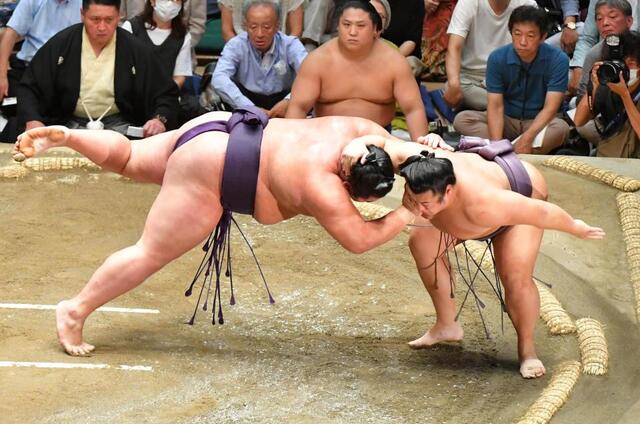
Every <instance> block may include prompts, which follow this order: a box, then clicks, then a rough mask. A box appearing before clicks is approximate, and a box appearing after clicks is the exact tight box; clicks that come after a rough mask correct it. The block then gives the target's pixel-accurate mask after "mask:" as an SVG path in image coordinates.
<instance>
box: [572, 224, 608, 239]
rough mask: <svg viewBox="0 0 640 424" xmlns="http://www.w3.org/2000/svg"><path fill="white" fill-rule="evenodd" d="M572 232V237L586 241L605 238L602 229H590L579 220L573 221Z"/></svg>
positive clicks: (589, 226)
mask: <svg viewBox="0 0 640 424" xmlns="http://www.w3.org/2000/svg"><path fill="white" fill-rule="evenodd" d="M573 225H574V231H573V235H575V236H576V237H580V238H581V239H587V240H601V239H603V238H604V236H605V232H604V230H603V229H602V228H598V227H592V226H591V225H589V224H587V223H585V222H584V221H582V220H580V219H574V220H573Z"/></svg>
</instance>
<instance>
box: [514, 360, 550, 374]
mask: <svg viewBox="0 0 640 424" xmlns="http://www.w3.org/2000/svg"><path fill="white" fill-rule="evenodd" d="M546 372H547V371H546V370H545V369H544V365H542V361H541V360H539V359H538V358H527V359H524V360H522V361H520V375H522V377H523V378H538V377H542V376H543V375H544V374H545V373H546Z"/></svg>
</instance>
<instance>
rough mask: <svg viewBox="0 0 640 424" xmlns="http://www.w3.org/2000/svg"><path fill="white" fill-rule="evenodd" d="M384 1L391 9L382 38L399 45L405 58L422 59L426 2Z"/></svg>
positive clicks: (412, 0) (409, 0)
mask: <svg viewBox="0 0 640 424" xmlns="http://www.w3.org/2000/svg"><path fill="white" fill-rule="evenodd" d="M376 1H381V0H376ZM384 1H385V2H386V1H388V3H389V5H390V6H391V7H390V11H389V16H388V23H387V25H386V26H385V28H384V31H383V32H382V37H383V38H384V39H386V40H389V41H391V42H392V43H394V44H395V45H397V46H398V47H399V48H400V52H401V53H402V55H403V56H415V57H418V58H419V57H422V43H421V40H422V21H423V20H424V0H384ZM392 16H393V19H391V17H392Z"/></svg>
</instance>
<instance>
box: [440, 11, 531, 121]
mask: <svg viewBox="0 0 640 424" xmlns="http://www.w3.org/2000/svg"><path fill="white" fill-rule="evenodd" d="M523 5H530V6H535V5H536V2H535V1H534V0H494V1H485V0H459V1H458V4H456V7H455V9H454V11H453V15H452V16H451V23H450V24H449V29H448V30H447V33H448V34H449V45H448V47H447V58H446V69H447V84H446V86H445V91H444V96H443V97H444V100H445V102H447V104H448V105H449V106H450V107H452V108H458V107H459V106H462V107H464V108H468V109H474V110H486V109H487V89H486V85H485V73H486V69H487V58H488V57H489V54H490V53H491V52H492V51H494V50H495V49H497V48H498V47H501V46H504V45H505V44H508V43H510V42H511V37H510V36H509V29H508V28H507V22H508V21H509V16H511V11H513V10H514V9H515V8H516V7H518V6H523Z"/></svg>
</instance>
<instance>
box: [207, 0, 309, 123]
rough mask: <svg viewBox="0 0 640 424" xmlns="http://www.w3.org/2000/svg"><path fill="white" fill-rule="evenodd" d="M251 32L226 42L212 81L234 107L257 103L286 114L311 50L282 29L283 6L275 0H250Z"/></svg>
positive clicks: (248, 28)
mask: <svg viewBox="0 0 640 424" xmlns="http://www.w3.org/2000/svg"><path fill="white" fill-rule="evenodd" d="M244 9H245V17H244V26H245V28H246V31H247V32H244V33H242V34H240V35H237V36H235V37H234V38H232V39H231V40H229V42H228V43H227V44H226V45H225V46H224V49H223V50H222V54H221V56H220V59H219V60H218V64H217V65H216V68H215V71H214V72H213V77H212V79H211V84H212V85H213V89H214V90H215V92H216V93H217V94H218V95H219V96H220V97H221V98H222V100H223V101H224V102H225V103H226V104H228V105H229V106H230V107H231V108H237V107H240V106H251V105H255V106H258V107H260V108H262V109H264V110H265V111H266V112H267V115H268V116H269V117H270V118H276V117H278V118H281V117H284V115H285V113H286V111H287V105H288V103H289V100H288V99H285V97H286V96H287V95H288V94H289V93H290V91H291V86H292V84H293V80H294V79H295V78H296V75H297V73H298V70H299V69H300V65H301V64H302V61H303V60H304V59H305V57H306V56H307V51H306V50H305V49H304V46H303V45H302V43H300V41H299V40H298V39H297V38H296V37H292V36H289V35H285V34H283V33H282V32H281V31H278V28H279V27H280V19H281V17H280V16H281V10H280V5H279V4H278V3H274V2H272V1H271V0H247V1H246V2H245V7H244Z"/></svg>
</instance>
